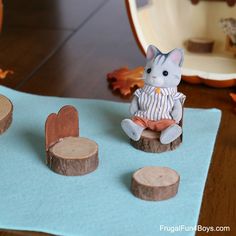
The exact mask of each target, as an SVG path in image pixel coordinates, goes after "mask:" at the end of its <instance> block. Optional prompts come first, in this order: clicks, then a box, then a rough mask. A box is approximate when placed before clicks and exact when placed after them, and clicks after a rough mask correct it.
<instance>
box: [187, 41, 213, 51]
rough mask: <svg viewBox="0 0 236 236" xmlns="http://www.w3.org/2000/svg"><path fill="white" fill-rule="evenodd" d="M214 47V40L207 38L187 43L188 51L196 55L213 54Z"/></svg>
mask: <svg viewBox="0 0 236 236" xmlns="http://www.w3.org/2000/svg"><path fill="white" fill-rule="evenodd" d="M213 46H214V40H212V39H205V38H191V39H189V40H188V43H187V49H188V51H189V52H194V53H211V52H212V51H213Z"/></svg>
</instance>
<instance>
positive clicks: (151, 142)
mask: <svg viewBox="0 0 236 236" xmlns="http://www.w3.org/2000/svg"><path fill="white" fill-rule="evenodd" d="M160 134H161V133H160V132H156V131H152V130H149V129H145V130H144V131H143V133H142V135H141V138H140V139H139V140H138V141H134V140H132V139H130V144H131V145H132V146H133V147H134V148H136V149H139V150H142V151H144V152H153V153H161V152H166V151H172V150H175V149H176V148H177V147H178V146H179V145H180V144H181V143H182V139H183V137H182V135H181V136H180V137H178V138H177V139H175V140H174V141H173V142H171V143H169V144H162V143H161V142H160Z"/></svg>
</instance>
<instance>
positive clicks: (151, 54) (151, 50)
mask: <svg viewBox="0 0 236 236" xmlns="http://www.w3.org/2000/svg"><path fill="white" fill-rule="evenodd" d="M159 53H161V52H160V51H159V50H158V49H157V48H156V47H155V46H153V45H149V46H148V49H147V56H146V57H147V60H148V61H151V60H153V59H154V58H155V57H156V56H157V55H158V54H159Z"/></svg>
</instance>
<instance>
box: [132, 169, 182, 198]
mask: <svg viewBox="0 0 236 236" xmlns="http://www.w3.org/2000/svg"><path fill="white" fill-rule="evenodd" d="M179 181H180V176H179V174H178V173H177V172H176V171H175V170H173V169H170V168H168V167H159V166H148V167H143V168H141V169H139V170H137V171H136V172H135V173H134V174H133V177H132V181H131V191H132V193H133V194H134V195H135V196H136V197H138V198H141V199H143V200H147V201H161V200H166V199H168V198H171V197H174V196H175V195H176V194H177V192H178V187H179Z"/></svg>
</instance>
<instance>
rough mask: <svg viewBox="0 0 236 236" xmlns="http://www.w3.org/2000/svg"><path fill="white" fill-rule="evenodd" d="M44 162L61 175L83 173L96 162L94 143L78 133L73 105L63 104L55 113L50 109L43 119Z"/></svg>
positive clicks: (76, 114)
mask: <svg viewBox="0 0 236 236" xmlns="http://www.w3.org/2000/svg"><path fill="white" fill-rule="evenodd" d="M45 141H46V142H45V143H46V154H47V155H46V163H47V165H48V166H49V168H50V169H51V170H53V171H54V172H56V173H58V174H62V175H70V176H75V175H84V174H87V173H90V172H92V171H94V170H95V169H96V168H97V166H98V145H97V143H95V142H94V141H92V140H90V139H87V138H82V137H79V120H78V112H77V110H76V108H75V107H73V106H69V105H67V106H64V107H62V108H61V109H60V111H59V112H58V114H55V113H52V114H50V115H49V116H48V118H47V120H46V123H45Z"/></svg>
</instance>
